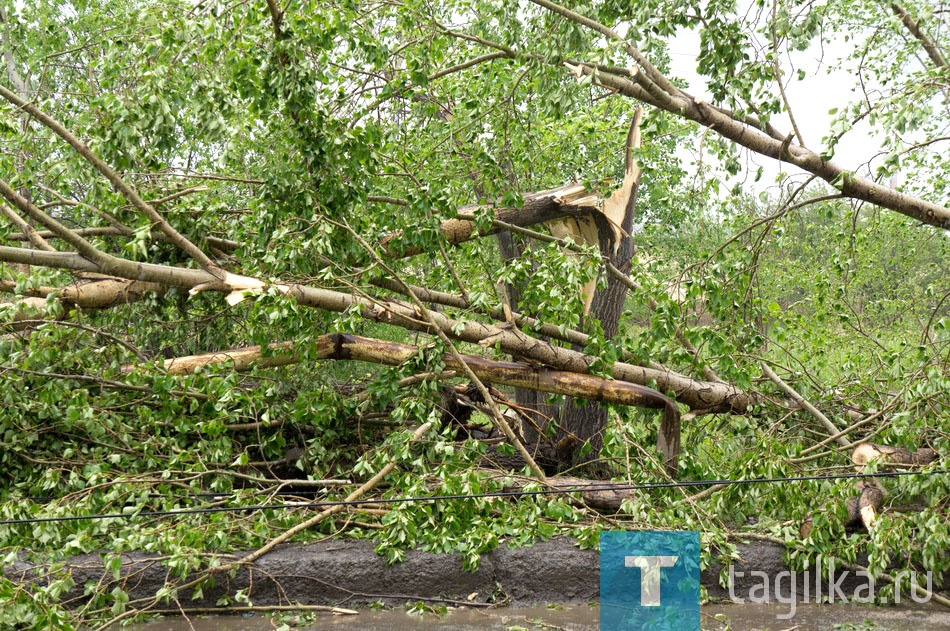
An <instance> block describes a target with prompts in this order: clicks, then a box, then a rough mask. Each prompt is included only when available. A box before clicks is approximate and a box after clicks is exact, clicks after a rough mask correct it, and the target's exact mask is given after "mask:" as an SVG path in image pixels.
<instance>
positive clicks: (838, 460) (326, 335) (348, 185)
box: [0, 0, 950, 627]
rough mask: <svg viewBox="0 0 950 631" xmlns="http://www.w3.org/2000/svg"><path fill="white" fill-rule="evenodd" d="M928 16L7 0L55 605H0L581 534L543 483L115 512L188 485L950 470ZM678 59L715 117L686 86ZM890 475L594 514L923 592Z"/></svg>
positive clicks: (938, 84)
mask: <svg viewBox="0 0 950 631" xmlns="http://www.w3.org/2000/svg"><path fill="white" fill-rule="evenodd" d="M948 15H950V12H948V11H947V10H946V9H945V8H944V7H941V6H937V5H935V4H933V3H931V2H923V1H921V2H917V1H916V0H915V1H912V2H902V3H891V4H888V3H882V2H877V1H870V0H859V1H857V2H855V1H850V0H849V1H842V0H827V1H822V2H800V1H797V0H773V1H772V2H764V1H756V2H751V3H744V4H740V3H736V2H730V1H728V0H726V1H715V2H698V1H692V0H647V1H645V2H638V3H627V2H614V1H610V0H605V1H593V2H585V3H564V4H557V3H554V2H550V1H548V0H531V1H527V0H525V1H523V2H517V3H511V2H491V1H480V0H465V1H457V0H456V1H446V2H440V3H431V2H419V1H416V0H404V1H402V2H399V3H384V2H380V3H377V2H362V1H358V0H340V1H331V2H308V1H296V2H295V1H290V0H284V1H281V0H266V1H264V0H261V1H254V2H245V3H227V2H217V1H215V0H198V1H191V2H188V1H181V0H167V1H164V2H161V3H159V2H150V1H148V0H116V1H114V2H109V3H95V2H85V1H81V0H68V1H63V0H56V1H52V0H36V1H34V2H28V3H24V2H10V1H8V0H0V56H2V60H3V65H2V72H0V97H2V98H0V146H2V152H0V211H2V214H3V219H4V220H5V221H3V222H0V291H2V292H3V296H4V297H3V302H2V303H0V316H2V318H3V319H2V321H0V326H2V328H3V330H2V332H0V333H2V338H0V345H2V349H3V351H2V356H3V359H2V360H0V362H2V363H0V366H2V368H0V379H2V380H3V384H4V386H5V387H4V388H3V389H2V392H3V395H2V396H3V409H2V411H0V430H2V431H0V441H2V442H0V445H2V449H0V466H2V467H3V469H4V470H5V471H6V472H8V475H7V476H5V479H4V481H3V482H2V483H0V499H2V502H3V503H2V506H0V522H2V523H0V542H2V546H3V551H4V553H5V554H6V555H7V560H8V561H9V560H11V559H13V558H16V555H21V554H30V555H34V557H35V558H38V559H43V560H45V562H48V563H49V564H50V566H49V568H50V570H49V571H50V579H49V581H48V582H47V583H44V584H43V585H38V584H36V585H22V584H17V583H14V582H13V581H11V580H9V579H8V578H3V579H0V603H3V605H4V606H3V607H2V611H3V612H4V613H0V621H3V620H5V618H4V616H7V617H9V618H10V620H13V621H22V620H33V621H35V622H36V623H37V624H57V625H61V626H63V627H67V626H69V625H77V626H78V625H79V624H87V623H89V622H90V621H98V622H99V623H105V622H107V621H108V620H110V619H113V620H114V619H119V618H124V617H128V616H131V615H133V614H135V613H136V612H138V611H140V610H144V609H147V608H149V607H152V606H155V605H156V603H158V602H159V601H160V600H161V599H162V598H163V597H165V598H167V597H169V596H170V595H171V594H172V593H173V592H174V593H175V594H177V591H175V590H179V589H180V590H182V592H181V594H178V595H177V596H175V597H176V598H177V597H182V598H185V592H186V591H188V590H191V591H193V592H196V593H200V590H201V589H202V588H203V586H205V585H208V584H209V581H213V580H214V578H215V576H216V575H217V574H220V573H221V572H222V568H227V567H231V564H227V565H224V562H223V561H222V560H221V558H222V557H219V556H218V555H223V554H226V553H231V552H233V551H247V550H256V551H257V552H255V553H251V554H249V556H247V557H244V559H243V560H242V561H239V562H237V563H241V562H251V561H253V559H254V558H257V557H256V556H254V555H255V554H256V555H258V556H259V555H262V554H265V553H266V551H267V550H268V549H269V548H268V547H267V546H269V545H271V544H274V543H276V542H278V541H284V540H287V539H289V538H290V537H291V536H294V537H296V539H295V540H306V539H307V538H308V537H309V538H315V537H323V536H326V535H327V534H330V533H334V534H340V535H341V536H357V537H371V538H373V539H374V540H375V541H377V543H378V550H379V551H380V553H383V554H386V555H388V557H389V559H390V560H391V561H393V562H396V561H398V560H399V559H400V558H401V555H402V554H403V553H404V551H405V550H406V549H407V548H409V547H413V546H416V547H424V548H426V549H431V550H436V551H444V552H459V553H461V554H462V556H463V559H464V560H465V563H466V565H467V566H468V567H472V566H474V565H476V564H477V563H478V556H479V553H481V552H484V551H486V550H489V549H491V548H492V547H494V546H497V545H499V543H501V542H506V543H508V544H509V545H518V544H524V543H528V542H530V541H533V540H536V539H538V538H546V537H550V536H554V535H555V534H569V535H572V536H574V537H576V538H578V540H579V541H580V542H581V545H595V544H596V538H597V533H598V532H599V529H600V528H601V527H602V526H603V525H604V521H603V519H602V518H601V516H600V514H599V513H597V512H596V511H595V510H593V508H592V506H591V504H590V503H588V504H586V505H585V504H584V503H583V501H572V500H571V498H569V497H561V496H552V497H543V496H542V497H530V498H523V499H520V500H518V501H507V500H506V501H502V502H488V501H485V500H484V498H482V499H469V500H453V501H446V502H444V503H440V504H439V505H438V506H432V505H430V504H399V505H393V506H389V507H386V508H385V510H376V509H373V510H367V509H365V507H363V508H361V507H358V506H352V507H345V508H341V509H340V510H339V511H336V512H339V513H344V512H345V513H346V516H347V519H346V520H345V521H335V520H334V519H333V518H331V517H332V513H333V511H330V512H328V513H327V514H324V513H322V512H321V513H318V514H317V515H316V517H317V518H318V519H317V518H314V516H313V515H306V516H302V515H301V513H300V512H299V511H294V510H292V509H287V510H270V511H257V512H249V513H247V514H246V515H245V514H242V515H241V517H240V518H237V519H236V518H235V516H234V515H233V514H228V513H214V512H209V513H206V514H200V515H198V514H196V515H188V516H181V517H175V518H172V519H152V518H148V517H134V516H131V515H132V514H133V513H146V514H147V513H152V512H156V511H165V510H171V509H178V508H181V507H186V506H187V507H192V506H207V505H208V504H209V503H214V502H215V501H218V500H217V499H209V498H208V496H207V495H202V494H203V493H209V492H213V493H215V494H219V495H216V496H215V497H218V498H219V497H221V496H226V497H227V502H228V504H229V505H231V506H241V505H247V506H251V505H259V504H264V503H266V502H264V501H262V498H268V499H269V500H272V501H278V500H281V501H283V500H284V498H286V497H287V496H286V495H285V494H284V493H285V492H286V491H287V489H288V488H290V489H291V491H292V492H293V493H295V494H296V495H298V496H302V497H305V498H309V499H311V500H312V499H320V500H333V499H344V498H350V497H353V498H354V499H355V497H354V494H356V497H359V496H360V494H375V495H377V496H388V497H402V496H424V495H433V494H435V495H458V494H470V493H480V492H487V491H494V490H498V489H501V488H504V487H505V485H506V484H510V480H508V481H506V480H505V478H504V477H499V476H497V475H492V474H490V473H487V472H486V468H492V467H494V468H495V469H500V470H502V471H507V472H510V473H511V474H523V475H525V476H529V477H531V478H532V479H533V483H535V484H551V485H556V484H557V483H558V482H557V479H558V478H559V477H561V476H564V475H566V474H571V475H574V476H584V477H586V478H594V479H613V480H622V481H626V482H633V483H636V482H652V481H657V480H669V479H670V478H671V477H675V478H678V479H684V480H709V479H713V480H721V479H741V478H758V477H783V476H803V475H804V476H808V475H814V474H822V473H827V472H833V471H839V470H841V468H846V469H847V470H851V467H852V465H853V463H852V462H851V459H850V454H851V450H852V449H853V448H854V447H856V446H858V445H860V444H862V443H865V442H870V441H873V442H874V443H879V444H882V445H887V446H891V447H895V448H906V449H910V450H917V449H922V448H926V449H933V450H935V451H936V452H937V453H942V454H944V455H946V454H947V451H948V450H947V445H948V436H950V432H948V424H947V420H946V419H947V414H948V412H947V410H948V406H950V374H948V364H947V362H948V350H950V346H948V341H950V314H948V310H950V305H948V301H947V296H948V295H950V280H948V279H950V274H948V261H950V251H948V247H950V246H948V243H947V232H946V230H947V229H948V228H950V204H948V199H950V197H948V194H950V193H948V182H950V163H948V160H950V151H948V150H947V145H948V144H950V133H948V132H950V107H948V92H950V64H948V57H950V52H948V47H950V43H948V42H950V40H948V32H950V30H948V29H950V24H948V22H947V19H948V17H947V16H948ZM684 42H693V43H696V42H698V54H697V55H696V57H695V59H690V66H691V67H692V68H693V69H694V70H695V76H694V77H693V80H694V85H695V77H699V78H700V80H701V81H703V82H705V85H704V86H699V87H697V88H695V89H697V90H703V94H702V95H698V94H693V93H692V92H691V90H692V89H693V88H690V87H689V83H688V81H687V79H689V78H690V77H682V76H676V74H674V72H673V70H672V68H673V67H674V64H672V63H671V60H672V59H674V56H675V55H682V53H681V52H680V50H679V49H680V47H681V46H685V44H684ZM825 72H833V73H834V75H833V76H834V77H835V78H836V80H840V81H842V82H850V83H851V86H852V87H853V90H852V92H851V93H850V96H847V95H846V93H845V91H842V92H841V95H840V96H836V98H837V99H840V100H835V101H834V102H828V103H827V108H826V109H827V110H829V111H830V114H831V119H830V120H831V123H830V126H829V127H828V128H823V127H822V124H820V123H818V122H816V121H814V120H812V119H809V118H807V117H800V116H797V115H796V114H797V110H796V108H795V106H794V104H795V103H800V102H801V100H802V99H803V98H807V99H824V98H826V95H822V94H810V95H805V96H804V97H803V96H802V94H801V89H802V86H807V85H808V80H809V79H810V78H811V77H812V76H813V75H815V74H823V73H825ZM856 135H858V136H859V137H860V138H861V140H860V142H858V143H854V141H853V140H852V139H853V137H854V136H856ZM855 144H856V145H857V146H858V147H860V148H861V149H862V150H865V153H864V155H863V157H862V160H863V162H861V163H855V164H844V163H840V164H839V162H838V160H837V158H836V152H838V151H840V150H841V149H842V147H845V146H846V145H847V146H849V147H852V148H853V147H854V146H855ZM849 151H850V150H849ZM848 159H849V160H853V159H852V158H850V153H849V158H848ZM760 164H761V165H764V166H765V167H767V168H759V166H758V165H760ZM773 180H774V181H773ZM872 466H875V465H872ZM881 466H883V465H881ZM938 467H939V465H938V464H934V465H931V469H936V468H938ZM862 470H863V469H862ZM384 479H385V484H382V482H383V480H384ZM368 481H369V482H371V484H370V483H368ZM884 486H885V487H886V488H885V489H884V491H885V492H886V497H887V498H888V499H887V500H886V502H887V506H889V507H893V506H896V505H912V506H914V507H916V508H914V509H913V510H909V511H907V510H904V511H901V510H893V511H887V510H885V511H884V512H883V513H882V514H881V515H880V516H879V518H878V519H877V521H876V522H875V523H874V525H873V527H871V528H870V529H869V530H868V531H867V532H865V533H862V534H861V535H860V536H850V535H848V534H846V533H845V526H844V521H846V519H845V515H846V513H847V508H846V506H845V504H846V502H845V500H846V499H847V498H848V497H849V496H851V495H853V493H854V489H853V484H852V483H850V482H848V481H843V482H839V481H833V480H812V481H804V482H798V483H787V484H778V485H767V486H766V485H760V486H752V485H750V486H734V487H733V486H728V487H710V488H709V489H708V490H702V489H690V488H671V489H657V490H654V491H650V492H644V493H639V494H634V495H631V496H629V497H626V498H625V499H624V500H623V502H622V503H621V504H620V505H619V506H617V507H614V510H615V511H616V515H614V516H613V517H612V521H611V522H610V523H612V524H616V523H621V524H626V525H631V524H635V525H637V526H639V527H652V528H681V529H699V530H702V531H703V533H704V544H710V545H709V546H704V547H706V548H707V550H706V552H704V555H705V556H704V560H706V561H708V560H709V559H710V558H711V556H712V555H713V554H725V555H728V554H729V553H730V550H731V547H730V546H731V543H732V542H734V541H736V540H738V539H740V538H741V537H742V536H743V534H744V533H745V534H747V535H748V533H752V535H753V536H767V537H771V538H773V539H776V540H781V541H783V542H785V543H786V545H787V546H788V547H789V550H790V552H789V558H790V561H791V562H792V563H799V564H802V565H804V564H806V563H808V561H807V559H809V558H811V557H812V556H813V555H816V554H823V555H828V556H833V557H836V558H839V559H841V560H842V562H847V563H854V561H855V558H856V557H857V555H858V554H859V553H865V554H867V555H868V556H869V562H868V563H869V566H868V567H869V568H870V570H871V571H872V572H876V573H883V572H885V571H886V568H888V567H890V566H892V565H893V564H899V565H904V566H908V567H915V568H920V569H926V570H932V571H934V572H945V571H947V570H948V569H950V559H948V558H947V556H946V554H945V551H946V549H947V545H948V543H950V525H948V523H950V522H948V519H947V511H948V510H950V508H948V507H950V499H948V498H950V493H948V491H950V479H948V477H947V476H946V475H939V474H932V475H927V471H924V472H922V474H921V475H918V476H909V477H907V478H901V479H900V480H898V481H887V482H885V483H884ZM697 490H698V491H699V492H698V493H697ZM816 498H821V500H817V499H816ZM288 501H289V500H288ZM288 506H289V505H288ZM115 512H128V513H129V514H130V517H129V518H128V519H115V520H87V521H63V522H52V523H42V524H23V523H12V522H13V521H15V520H23V519H29V518H47V517H69V516H75V515H79V514H84V515H92V514H99V513H103V514H104V513H115ZM753 517H754V518H753ZM747 518H748V519H747ZM806 521H807V522H808V523H809V524H811V526H809V529H808V530H807V531H806V530H804V529H803V530H799V525H800V524H803V523H805V522H806ZM302 525H303V526H302ZM304 526H305V527H304ZM711 544H715V545H716V546H717V548H716V549H717V551H716V552H715V553H714V552H713V551H712V547H711ZM102 549H105V550H107V552H106V553H105V554H106V560H107V566H108V563H110V562H112V563H119V564H120V565H121V560H119V561H115V559H119V557H118V556H117V555H119V554H121V553H123V552H126V551H130V550H142V551H148V552H152V553H161V554H164V555H166V557H165V559H166V560H165V561H164V562H165V563H167V565H168V566H169V568H170V570H171V571H170V574H169V584H168V591H167V593H164V594H157V595H156V598H155V599H154V600H151V601H149V602H128V598H127V596H124V595H123V594H124V592H123V590H122V589H121V588H120V587H117V586H115V585H110V586H106V585H100V586H98V587H97V588H91V589H90V591H89V592H88V593H87V594H86V596H85V598H86V604H85V605H83V606H82V607H81V608H80V609H78V610H77V609H67V608H64V607H63V605H62V604H61V602H60V600H61V597H62V596H63V594H65V593H67V592H69V590H70V589H72V588H73V587H74V586H73V585H72V584H71V583H70V578H69V575H68V573H62V572H60V573H57V566H56V564H55V563H56V562H57V561H59V560H61V559H62V558H64V557H65V556H68V555H70V554H76V553H83V552H88V551H93V550H102ZM196 550H199V551H202V553H203V556H201V557H200V558H199V557H196V556H195V555H194V551H196ZM898 552H900V557H899V558H898V554H897V553H898ZM905 580H906V579H905ZM188 597H191V595H190V593H189V596H188ZM228 598H229V600H228V602H230V603H234V602H242V599H244V600H246V599H247V598H251V599H253V594H250V595H248V594H231V595H229V597H228ZM7 612H9V613H7ZM11 616H12V617H11Z"/></svg>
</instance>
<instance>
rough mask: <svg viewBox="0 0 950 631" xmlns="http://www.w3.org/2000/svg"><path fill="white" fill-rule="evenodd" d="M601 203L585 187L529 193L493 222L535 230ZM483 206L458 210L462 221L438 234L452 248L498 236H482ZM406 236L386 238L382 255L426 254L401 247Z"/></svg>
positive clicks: (448, 223)
mask: <svg viewBox="0 0 950 631" xmlns="http://www.w3.org/2000/svg"><path fill="white" fill-rule="evenodd" d="M600 206H601V200H600V198H598V197H597V196H596V195H592V194H591V193H590V191H588V190H587V188H586V187H585V186H584V185H583V184H568V185H567V186H562V187H560V188H554V189H550V190H547V191H540V192H537V193H530V194H528V195H525V197H524V205H522V206H521V207H520V208H497V209H495V208H493V209H491V212H493V213H494V218H495V219H498V220H500V221H503V222H505V223H510V224H513V225H516V226H534V225H537V224H541V223H545V222H548V221H552V220H555V219H563V218H568V217H584V216H587V215H590V214H591V213H593V212H595V211H598V210H599V209H600ZM480 208H485V207H484V206H478V205H473V206H465V207H463V208H461V209H459V212H458V214H459V216H460V217H459V218H456V219H447V220H446V221H443V222H442V225H441V226H440V228H439V230H440V232H441V233H442V237H443V238H444V239H445V240H446V241H447V242H448V243H450V244H452V245H456V244H459V243H463V242H465V241H469V240H470V239H474V238H477V237H484V236H488V235H492V234H495V233H497V232H498V229H497V228H494V227H492V228H491V229H489V230H487V231H486V232H480V231H479V230H478V227H477V226H476V225H475V221H474V219H473V217H474V216H475V215H476V213H477V212H478V211H479V209H480ZM403 235H404V233H402V232H395V233H393V234H390V235H387V236H386V237H383V239H382V241H381V242H380V243H381V245H382V246H383V251H384V252H385V254H386V255H387V256H390V257H403V256H415V255H417V254H421V253H422V252H423V250H421V249H420V248H417V247H414V246H407V245H404V244H402V243H400V241H401V239H402V237H403Z"/></svg>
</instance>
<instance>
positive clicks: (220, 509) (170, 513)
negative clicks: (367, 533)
mask: <svg viewBox="0 0 950 631" xmlns="http://www.w3.org/2000/svg"><path fill="white" fill-rule="evenodd" d="M948 473H950V469H940V470H936V471H882V472H878V473H838V474H828V475H813V476H790V477H780V478H749V479H745V480H687V481H682V482H646V483H641V484H616V483H614V484H607V483H604V484H602V485H590V486H585V487H583V488H570V489H564V488H559V489H536V490H532V491H523V490H518V491H489V492H486V493H467V494H457V495H430V496H425V497H391V498H384V497H378V498H369V499H362V500H352V501H343V500H339V501H324V502H307V503H305V504H260V505H253V506H213V507H207V508H185V509H175V510H165V511H140V512H135V511H130V512H125V513H99V514H95V515H68V516H63V517H31V518H24V519H5V520H0V526H15V525H24V524H42V523H56V522H67V521H88V520H93V519H131V518H133V517H174V516H179V515H203V514H211V513H240V512H259V511H264V510H288V509H300V508H328V507H330V506H365V505H372V504H406V503H412V502H420V503H421V502H438V501H447V500H467V499H485V498H490V497H532V496H540V495H566V494H568V493H585V492H591V491H647V490H653V489H671V488H683V487H694V486H706V487H709V486H745V485H750V484H777V483H780V482H813V481H819V482H820V481H825V480H850V479H858V478H897V477H904V476H917V475H945V474H948Z"/></svg>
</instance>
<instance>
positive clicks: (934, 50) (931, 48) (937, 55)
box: [891, 2, 950, 69]
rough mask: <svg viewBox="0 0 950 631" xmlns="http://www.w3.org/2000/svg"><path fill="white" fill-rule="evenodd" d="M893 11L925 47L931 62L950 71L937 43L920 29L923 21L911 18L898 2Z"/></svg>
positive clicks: (892, 4) (892, 5) (893, 6)
mask: <svg viewBox="0 0 950 631" xmlns="http://www.w3.org/2000/svg"><path fill="white" fill-rule="evenodd" d="M891 10H892V11H894V13H895V14H896V15H897V16H898V17H899V18H900V19H901V22H903V24H904V27H905V28H906V29H907V30H908V31H910V34H911V35H913V36H914V37H915V38H917V41H919V42H920V45H921V46H923V47H924V51H926V53H927V56H928V57H930V60H931V61H932V62H934V65H935V66H937V67H938V68H945V69H950V64H948V63H947V59H946V58H945V57H944V56H943V54H941V52H940V49H939V48H938V47H937V43H936V42H934V40H933V39H931V38H930V36H929V35H927V33H925V32H924V30H923V29H922V28H920V25H921V22H923V20H918V21H916V22H915V21H914V18H912V17H911V16H910V13H908V12H907V9H905V8H904V7H902V6H901V5H900V4H898V3H896V2H892V3H891Z"/></svg>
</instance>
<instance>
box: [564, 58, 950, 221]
mask: <svg viewBox="0 0 950 631" xmlns="http://www.w3.org/2000/svg"><path fill="white" fill-rule="evenodd" d="M580 71H581V72H583V73H584V74H589V73H590V72H591V70H590V69H589V68H586V67H584V68H580ZM597 81H598V82H599V83H600V84H602V85H603V86H605V87H607V88H610V89H612V90H615V91H617V92H619V93H620V94H623V95H624V96H628V97H631V98H634V99H637V100H638V101H642V102H644V103H648V104H650V105H654V106H656V107H659V108H661V109H664V110H666V111H668V112H671V113H673V114H676V115H678V116H681V117H683V118H686V119H689V120H691V121H694V122H696V123H699V124H700V125H702V126H703V127H708V128H710V129H712V130H713V131H715V132H716V133H718V134H719V135H721V136H723V137H725V138H728V139H729V140H731V141H733V142H735V143H736V144H738V145H740V146H742V147H745V148H746V149H749V150H751V151H754V152H755V153H758V154H761V155H763V156H766V157H768V158H772V159H775V160H779V161H781V162H788V163H790V164H793V165H795V166H797V167H799V168H801V169H802V170H804V171H807V172H808V173H811V174H813V175H816V176H818V177H819V178H821V179H823V180H824V181H826V182H828V183H829V184H831V185H832V186H834V187H835V188H836V189H838V190H840V191H841V192H842V194H844V195H845V196H846V197H850V198H853V199H860V200H863V201H866V202H869V203H871V204H874V205H876V206H880V207H882V208H887V209H889V210H893V211H895V212H898V213H901V214H902V215H906V216H908V217H910V218H912V219H915V220H917V221H920V222H921V223H925V224H929V225H932V226H936V227H938V228H943V229H950V209H948V208H946V207H944V206H940V205H938V204H934V203H932V202H928V201H926V200H923V199H920V198H917V197H913V196H911V195H906V194H904V193H901V192H900V191H897V190H896V189H891V188H887V187H884V186H881V185H879V184H876V183H874V182H872V181H870V180H867V179H865V178H862V177H858V176H857V175H855V174H854V173H853V172H851V171H848V170H846V169H844V168H842V167H841V166H839V165H837V164H835V163H833V162H830V161H827V160H825V159H823V158H822V157H821V156H820V155H818V154H817V153H815V152H814V151H812V150H810V149H808V148H806V147H800V146H798V145H788V144H786V143H785V142H784V141H782V140H778V139H776V138H774V137H771V136H769V135H768V134H766V133H764V132H762V131H760V130H759V129H757V128H755V127H752V126H751V125H748V124H746V123H744V122H741V121H738V120H736V119H734V118H730V117H729V116H727V115H726V114H724V113H723V112H721V111H719V110H718V109H716V108H715V107H713V106H711V105H708V104H706V103H704V102H702V101H700V100H698V99H694V98H692V97H688V96H685V95H681V96H677V97H675V104H674V106H664V105H663V104H662V103H660V102H658V101H657V100H656V99H655V98H653V97H652V96H651V95H650V94H649V93H647V92H646V91H645V90H644V89H643V88H642V87H641V86H640V85H638V84H636V83H634V82H632V81H630V80H629V79H626V78H624V77H620V76H616V75H611V74H608V73H604V72H601V73H599V74H598V75H597Z"/></svg>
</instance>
